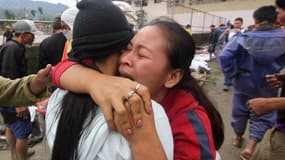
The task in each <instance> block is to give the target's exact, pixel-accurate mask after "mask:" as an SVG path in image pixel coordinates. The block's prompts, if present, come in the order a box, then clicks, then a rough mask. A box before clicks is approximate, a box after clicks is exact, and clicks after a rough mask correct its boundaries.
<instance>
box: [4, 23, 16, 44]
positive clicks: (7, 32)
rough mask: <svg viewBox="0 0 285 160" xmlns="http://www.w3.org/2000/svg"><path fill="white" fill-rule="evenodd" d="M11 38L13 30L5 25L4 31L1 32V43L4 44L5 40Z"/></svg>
mask: <svg viewBox="0 0 285 160" xmlns="http://www.w3.org/2000/svg"><path fill="white" fill-rule="evenodd" d="M12 38H13V31H12V30H11V27H10V26H8V25H7V26H6V27H5V32H4V34H3V41H2V42H3V44H5V43H6V42H7V41H10V40H12Z"/></svg>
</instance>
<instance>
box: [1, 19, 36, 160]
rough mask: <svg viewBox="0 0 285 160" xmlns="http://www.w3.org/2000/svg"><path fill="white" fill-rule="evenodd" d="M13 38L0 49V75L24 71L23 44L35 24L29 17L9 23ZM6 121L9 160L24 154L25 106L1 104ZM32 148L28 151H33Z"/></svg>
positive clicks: (31, 38)
mask: <svg viewBox="0 0 285 160" xmlns="http://www.w3.org/2000/svg"><path fill="white" fill-rule="evenodd" d="M13 29H14V31H15V38H14V39H13V40H11V41H8V42H7V43H6V44H5V45H4V46H3V47H2V48H1V50H0V60H1V61H0V73H1V76H3V77H6V78H10V79H16V78H21V77H23V76H25V75H26V74H27V63H26V57H25V51H26V48H25V45H32V43H33V41H34V34H33V32H35V31H36V30H35V26H34V25H32V22H31V21H27V20H19V21H17V22H16V23H15V24H14V25H13ZM0 111H1V113H2V116H3V119H4V123H5V125H6V130H5V135H6V138H7V142H8V144H9V146H10V151H11V157H12V160H26V159H27V158H28V146H27V141H28V136H29V134H30V133H31V131H32V123H31V121H30V114H29V111H28V108H27V107H17V108H15V107H1V110H0ZM33 153H34V152H31V154H33Z"/></svg>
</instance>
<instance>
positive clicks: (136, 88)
mask: <svg viewBox="0 0 285 160" xmlns="http://www.w3.org/2000/svg"><path fill="white" fill-rule="evenodd" d="M140 87H141V84H139V83H138V84H137V85H136V87H135V90H134V91H135V92H138V90H139V89H140Z"/></svg>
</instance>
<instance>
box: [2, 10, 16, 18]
mask: <svg viewBox="0 0 285 160" xmlns="http://www.w3.org/2000/svg"><path fill="white" fill-rule="evenodd" d="M4 14H5V17H6V18H7V19H16V15H15V14H14V13H13V12H12V11H10V10H5V11H4Z"/></svg>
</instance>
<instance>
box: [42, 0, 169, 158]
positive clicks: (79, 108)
mask: <svg viewBox="0 0 285 160" xmlns="http://www.w3.org/2000/svg"><path fill="white" fill-rule="evenodd" d="M77 7H78V8H79V12H78V14H77V16H76V18H75V22H74V26H73V41H72V50H71V52H70V53H69V58H70V59H73V60H74V61H77V62H79V63H86V66H88V67H89V68H93V69H95V70H98V71H100V72H101V73H103V74H105V75H117V72H118V68H117V67H118V59H119V56H120V53H121V51H122V50H123V49H124V48H125V46H126V45H127V44H128V43H129V41H130V40H131V39H132V37H133V31H132V30H131V28H130V26H129V24H128V22H127V19H126V17H125V16H124V14H123V12H122V11H121V10H120V9H119V8H118V7H117V6H115V5H114V4H113V3H112V1H111V0H104V1H102V0H93V1H88V0H82V1H81V2H79V3H78V4H77ZM141 87H142V86H141V85H139V84H137V85H136V90H139V89H140V88H141ZM132 96H134V97H135V96H137V95H135V94H134V92H132V93H130V94H129V95H128V97H125V98H126V101H127V99H128V98H130V97H132ZM152 105H153V112H154V114H153V115H148V116H145V119H144V123H145V127H144V128H143V129H141V130H137V131H136V134H135V136H138V137H141V136H143V137H144V138H143V139H141V138H139V139H140V141H137V140H138V138H136V139H133V138H130V139H129V141H127V140H126V139H125V138H124V137H123V136H122V135H121V134H119V133H118V132H114V131H110V130H109V129H108V126H107V122H106V120H105V119H104V116H103V112H101V109H100V107H98V105H97V104H96V103H93V101H92V100H91V97H90V96H89V95H86V94H75V93H72V92H68V91H64V90H60V89H58V90H56V91H55V92H54V93H53V94H52V96H51V97H50V99H49V102H48V106H47V113H46V135H47V141H48V145H49V147H50V149H51V150H52V157H51V159H53V160H63V159H76V160H80V159H84V160H85V159H106V160H113V159H114V160H115V159H128V160H130V159H134V160H136V159H138V158H140V159H142V158H143V157H144V158H146V159H166V158H167V159H173V140H172V134H171V128H170V125H169V122H168V119H167V116H166V113H165V112H164V110H163V108H162V107H161V106H160V105H159V104H157V103H155V102H153V103H152ZM133 107H136V106H133ZM118 116H120V115H118ZM153 116H154V117H153ZM153 120H154V121H155V124H154V123H153ZM135 123H141V122H135ZM155 128H156V131H157V133H156V132H150V130H151V131H152V130H153V129H154V130H155ZM126 132H130V130H127V131H126ZM145 140H146V141H147V142H148V145H149V147H150V148H151V150H152V152H153V153H155V154H148V151H149V148H145V147H142V146H144V145H143V144H145V142H146V141H145ZM164 151H165V153H164ZM165 154H166V155H165Z"/></svg>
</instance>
